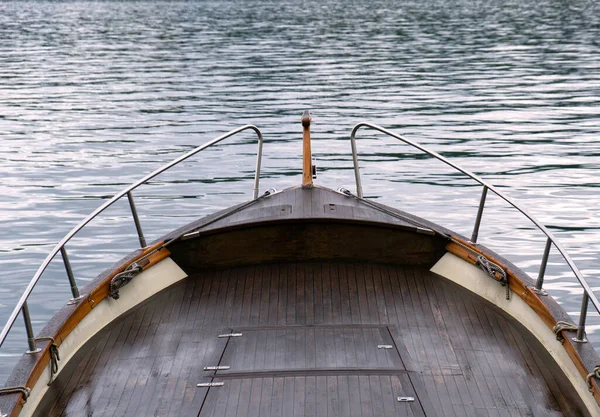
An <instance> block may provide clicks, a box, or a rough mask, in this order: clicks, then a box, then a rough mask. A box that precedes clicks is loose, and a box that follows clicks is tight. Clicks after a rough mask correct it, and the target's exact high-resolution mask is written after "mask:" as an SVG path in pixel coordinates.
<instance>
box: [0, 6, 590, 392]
mask: <svg viewBox="0 0 600 417" xmlns="http://www.w3.org/2000/svg"><path fill="white" fill-rule="evenodd" d="M598 57H600V6H597V7H595V4H594V3H593V2H588V1H578V0H575V1H527V0H525V1H519V2H512V3H510V2H504V1H499V0H490V1H447V0H446V1H441V0H440V1H435V0H433V1H432V0H419V1H414V2H412V1H406V2H395V1H387V0H384V1H378V0H374V1H363V0H343V1H342V0H337V1H336V0H334V1H327V2H318V1H300V2H299V1H291V0H284V1H278V2H275V4H273V3H271V2H267V1H259V0H249V1H245V2H241V1H232V2H226V1H214V2H201V1H199V2H192V3H187V2H186V3H166V2H165V3H162V2H127V3H121V2H109V3H108V2H107V3H104V2H102V3H94V2H59V3H43V2H9V3H0V140H1V145H2V146H0V161H1V162H0V178H1V181H0V322H2V323H4V321H5V320H6V318H7V317H8V315H9V314H10V312H11V310H12V309H13V307H14V305H15V303H16V302H17V300H18V297H19V295H20V293H21V292H22V290H23V289H24V288H25V286H26V284H27V282H28V281H29V279H30V278H31V276H32V275H33V274H34V272H35V270H36V269H37V267H38V265H39V264H40V263H41V262H42V260H43V259H44V258H45V256H46V255H47V253H48V252H49V251H50V250H51V248H52V247H53V245H54V244H55V243H56V242H57V241H58V240H60V238H61V237H62V236H63V235H64V234H66V233H67V232H68V231H69V230H70V229H71V228H72V227H73V226H74V225H75V224H76V223H77V222H78V221H79V220H80V219H81V218H83V217H84V216H85V215H86V214H88V213H89V212H91V211H92V210H93V209H94V208H96V207H97V206H98V205H100V204H101V203H102V201H104V200H105V199H106V198H108V197H110V196H111V195H112V194H114V193H115V192H117V191H118V190H120V189H121V188H123V187H124V186H125V185H126V184H128V183H130V182H132V181H134V180H136V179H138V178H140V177H141V176H142V175H143V174H145V173H147V172H149V171H151V170H153V169H155V168H156V167H158V166H159V165H161V164H162V163H164V162H167V161H169V160H171V159H174V158H175V157H177V156H179V155H180V154H181V153H182V152H184V151H186V150H189V149H190V148H192V147H194V146H197V145H199V144H202V143H203V142H205V141H207V140H209V139H212V138H213V137H216V136H217V135H219V134H221V133H223V132H225V131H227V130H229V129H232V128H235V127H237V126H239V125H242V124H246V123H254V124H256V125H258V126H259V127H260V128H261V129H263V132H264V134H265V148H264V151H265V155H264V165H263V169H264V175H263V177H262V184H261V191H264V190H266V189H267V188H269V187H276V188H278V189H282V188H285V187H287V186H291V185H296V184H299V183H300V169H301V161H300V152H301V142H300V137H301V127H300V124H299V118H300V114H301V113H302V110H304V109H307V108H310V109H311V110H312V111H313V115H314V127H313V136H314V141H315V142H314V144H313V151H314V152H315V154H316V155H315V156H316V160H317V165H318V167H319V178H318V180H317V181H318V182H319V183H320V184H323V185H326V186H330V187H336V188H337V187H339V186H345V187H347V188H349V189H352V190H353V189H354V188H353V187H354V185H353V176H352V170H351V159H350V156H349V150H350V147H349V142H348V136H349V133H350V130H351V127H352V126H353V124H355V123H357V122H358V121H362V120H368V121H372V122H375V123H377V124H380V125H383V126H385V127H388V128H391V129H393V130H395V131H397V132H400V133H403V134H405V135H406V136H408V137H409V138H411V139H413V140H416V141H419V142H421V143H423V144H426V145H428V146H430V147H431V148H432V149H434V150H436V151H438V152H441V153H442V154H443V155H445V156H447V157H449V158H452V160H453V161H455V162H457V163H459V164H462V165H463V166H465V167H466V168H468V169H471V170H473V171H475V172H476V173H479V174H481V175H482V176H483V177H484V178H486V179H488V180H489V181H491V182H492V183H494V184H496V185H498V186H500V187H501V189H502V190H503V191H505V192H506V193H507V194H508V195H509V196H511V197H514V198H515V199H517V200H518V201H520V202H522V204H523V205H524V206H525V207H527V208H528V209H530V211H531V212H532V213H534V214H535V215H536V216H538V217H539V218H540V219H541V220H542V221H543V222H544V223H545V224H547V225H548V226H550V227H551V229H552V231H553V232H555V233H556V235H558V237H559V238H561V239H562V242H563V244H564V245H565V246H566V247H567V248H568V249H569V250H570V253H571V254H572V256H573V257H574V259H575V260H576V262H577V263H578V265H579V266H580V268H581V270H582V271H583V273H584V275H585V276H587V277H588V280H589V281H590V283H591V284H592V286H594V287H598V286H599V285H600V261H599V260H598V253H599V252H600V195H599V193H598V185H597V184H598V178H599V175H600V116H599V114H600V63H599V59H598ZM359 150H360V152H361V153H362V155H363V157H362V160H363V163H362V168H363V171H362V173H363V181H364V184H363V185H364V189H365V194H366V195H368V196H370V197H372V198H375V199H377V200H378V201H382V202H385V203H389V204H392V205H394V206H396V207H400V208H403V209H406V210H409V211H412V212H415V213H416V214H419V215H423V216H427V217H429V218H431V219H433V220H435V221H438V222H440V223H441V224H443V225H445V226H448V227H452V228H454V229H455V230H457V231H458V232H460V233H463V234H466V235H470V230H471V227H472V223H473V220H474V217H475V212H476V205H477V203H478V199H479V193H480V189H479V188H478V187H475V186H474V184H473V183H471V182H469V181H466V180H464V179H463V178H461V177H460V176H458V175H456V174H452V173H451V172H450V171H449V170H447V169H445V168H444V167H443V166H441V165H440V164H438V163H435V162H434V161H431V160H427V159H424V158H421V157H418V156H417V155H416V154H415V153H414V152H413V151H411V150H410V149H408V148H406V147H404V146H402V145H400V144H397V143H394V142H393V141H391V140H384V139H381V138H379V137H378V136H377V135H373V134H372V133H369V132H367V131H365V132H362V133H361V134H360V142H359ZM254 151H255V145H254V138H253V137H252V136H251V135H250V134H246V135H242V136H240V137H239V138H238V139H237V140H234V141H230V142H228V143H226V144H224V145H223V146H219V147H218V148H214V149H212V150H209V151H206V152H205V153H203V154H201V155H199V156H198V157H196V158H195V159H193V160H192V161H191V162H188V163H185V164H183V165H182V166H180V167H178V168H177V169H175V170H173V171H172V172H170V173H169V174H167V175H164V176H162V177H160V178H159V179H158V180H157V181H154V182H152V183H151V184H150V185H148V186H145V187H144V188H142V189H140V190H138V191H137V192H136V194H135V196H136V198H137V204H138V209H139V211H140V214H141V220H142V224H143V227H144V229H145V233H146V235H147V236H149V237H150V238H157V237H159V236H160V235H161V234H163V233H164V232H166V231H168V230H170V229H172V228H174V227H176V226H179V225H182V224H185V223H186V222H188V221H191V220H192V219H195V218H197V217H198V216H201V215H205V214H208V213H210V212H213V211H215V210H217V209H219V208H223V207H226V206H229V205H231V204H233V203H234V202H239V201H243V200H245V199H248V198H249V197H250V195H251V189H252V184H251V183H252V176H253V165H254ZM127 210H128V207H127V205H126V203H125V202H123V203H122V204H118V205H117V206H115V207H114V208H113V209H111V210H109V211H107V212H106V214H105V215H104V216H103V217H102V218H101V219H99V220H98V221H96V222H95V223H93V224H92V225H91V227H90V228H89V229H86V230H85V231H84V232H82V233H81V234H80V235H78V236H77V237H76V238H75V239H74V240H73V241H72V243H70V244H69V245H68V249H69V253H70V255H71V262H72V264H73V267H74V270H75V274H76V276H77V278H78V281H79V283H80V284H81V285H83V284H85V282H86V281H89V280H91V279H92V278H93V277H95V276H96V275H97V274H98V273H99V272H100V271H101V270H102V269H103V268H105V267H107V266H108V265H110V264H111V263H113V262H114V261H116V260H117V259H118V258H119V257H121V256H122V255H124V254H125V253H127V252H129V251H130V248H132V247H135V245H136V242H137V240H136V237H135V230H134V226H133V223H132V221H131V219H130V218H129V217H128V215H127V214H128V211H127ZM485 214H486V215H485V217H484V224H483V226H482V231H481V237H480V240H481V242H482V243H485V244H488V245H489V246H491V247H492V248H494V249H497V250H500V251H501V252H503V253H505V254H508V255H510V256H512V258H511V259H513V260H514V261H516V262H517V264H519V265H520V266H522V267H523V268H525V269H526V270H527V271H528V272H531V273H532V274H534V275H535V274H536V273H537V268H538V266H539V258H540V256H541V253H542V251H543V246H544V238H543V236H542V235H541V233H538V232H536V231H535V230H533V229H532V227H531V225H530V224H528V223H527V222H526V221H524V220H522V219H521V218H520V217H519V216H518V215H517V214H516V213H515V212H514V211H511V210H509V209H508V208H507V207H506V206H504V205H502V204H501V203H500V202H499V201H498V200H497V199H494V198H491V199H490V201H489V206H488V207H487V208H486V213H485ZM92 247H93V248H92ZM547 287H548V288H549V289H550V290H551V293H552V294H553V295H554V296H555V297H556V298H557V299H559V301H560V302H561V303H562V304H563V305H564V306H565V308H566V309H567V311H569V312H571V313H573V316H574V317H575V318H576V317H577V311H578V310H579V302H580V291H579V290H578V287H577V285H576V284H575V280H574V278H573V276H572V275H571V274H569V273H568V270H567V268H566V267H565V265H564V263H562V262H561V261H560V259H559V258H558V256H552V258H551V263H550V266H549V270H548V276H547ZM68 297H69V290H68V285H67V282H66V278H65V274H64V269H63V267H62V264H61V263H60V262H54V263H52V264H51V266H50V268H49V269H48V271H47V273H46V275H45V276H44V278H43V279H42V281H41V282H40V284H39V285H38V287H37V288H36V290H35V291H34V296H33V298H32V299H31V301H30V308H31V310H32V315H33V320H34V327H35V329H36V330H40V329H41V327H42V325H43V323H44V322H45V321H46V320H47V319H48V318H49V317H51V315H52V314H53V313H54V312H55V311H56V310H57V309H59V308H60V307H61V306H62V305H63V304H64V302H65V300H66V299H67V298H68ZM21 323H22V321H21V319H19V321H18V323H17V325H16V326H15V331H13V334H12V336H11V337H10V338H9V340H8V341H7V342H6V343H5V346H4V347H3V348H2V351H1V353H0V354H1V356H0V382H2V381H4V379H5V378H6V376H7V374H8V372H9V370H10V368H11V366H12V365H13V364H14V362H15V361H16V359H17V357H18V355H20V353H21V352H22V351H23V350H24V349H25V343H24V332H23V330H22V324H21ZM590 324H591V326H590V330H594V329H596V328H597V327H598V326H600V319H599V318H598V317H597V315H596V316H595V317H592V318H591V319H590ZM592 338H593V339H594V341H595V343H596V346H599V347H600V343H599V342H600V337H599V336H597V335H595V334H594V335H592Z"/></svg>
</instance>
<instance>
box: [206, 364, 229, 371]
mask: <svg viewBox="0 0 600 417" xmlns="http://www.w3.org/2000/svg"><path fill="white" fill-rule="evenodd" d="M229 368H231V366H228V365H219V366H205V367H204V370H205V371H226V370H228V369H229Z"/></svg>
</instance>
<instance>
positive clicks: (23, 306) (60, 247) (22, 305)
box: [0, 125, 263, 353]
mask: <svg viewBox="0 0 600 417" xmlns="http://www.w3.org/2000/svg"><path fill="white" fill-rule="evenodd" d="M249 129H250V130H253V131H254V132H255V133H256V134H257V136H258V150H257V156H256V171H255V174H254V187H253V198H254V199H256V198H257V197H258V185H259V180H260V166H261V158H262V145H263V136H262V133H261V131H260V130H259V129H258V128H257V127H256V126H254V125H245V126H241V127H239V128H237V129H234V130H231V131H229V132H227V133H225V134H223V135H221V136H219V137H217V138H215V139H213V140H211V141H209V142H207V143H205V144H204V145H200V146H198V147H197V148H194V149H193V150H191V151H189V152H188V153H186V154H184V155H182V156H180V157H179V158H177V159H175V160H173V161H171V162H169V163H168V164H166V165H163V166H162V167H160V168H159V169H157V170H155V171H153V172H151V173H150V174H148V175H146V176H145V177H143V178H142V179H141V180H139V181H137V182H135V183H133V184H131V185H129V186H128V187H126V188H124V189H123V190H121V191H120V192H118V193H117V194H115V195H114V196H113V197H112V198H111V199H110V200H108V201H107V202H105V203H104V204H102V205H101V206H100V207H98V208H97V209H96V210H94V211H93V212H92V213H91V214H90V215H88V216H87V217H86V218H85V219H83V220H82V221H81V222H80V223H79V224H78V225H77V226H75V227H74V228H73V229H72V230H71V231H70V232H69V233H67V235H65V237H63V238H62V240H61V241H60V242H58V243H57V244H56V246H54V249H52V251H50V253H49V254H48V256H47V257H46V259H45V260H44V262H42V264H41V265H40V267H39V268H38V270H37V272H36V273H35V275H34V276H33V278H32V279H31V281H29V284H28V285H27V288H26V289H25V291H24V292H23V294H22V295H21V298H20V299H19V302H18V303H17V305H16V306H15V308H14V309H13V311H12V313H11V315H10V317H9V318H8V320H7V322H6V324H5V325H4V328H3V329H2V332H1V333H0V347H1V346H2V344H3V343H4V341H5V339H6V337H7V336H8V333H9V332H10V330H11V328H12V327H13V325H14V323H15V320H16V319H17V316H18V315H19V312H23V317H24V320H25V329H26V332H27V340H28V344H29V350H28V351H27V352H28V353H36V352H39V349H36V346H35V337H34V335H33V330H32V327H31V320H30V318H29V311H28V306H27V299H28V298H29V296H30V295H31V292H32V291H33V288H34V287H35V286H36V284H37V283H38V281H39V279H40V277H41V276H42V274H43V273H44V271H45V270H46V268H47V267H48V265H49V264H50V262H51V261H52V260H53V259H54V257H55V256H56V254H57V253H58V252H59V251H60V252H61V254H62V257H63V262H64V264H65V269H66V271H67V276H68V278H69V283H70V285H71V291H72V294H73V298H72V299H71V302H76V301H77V300H78V299H80V298H82V297H81V296H80V295H79V290H78V288H77V285H76V283H75V279H74V278H73V273H72V271H71V266H70V263H69V259H68V257H67V252H66V248H65V245H66V244H67V242H69V241H70V240H71V238H72V237H73V236H75V234H77V232H79V231H80V230H81V229H83V228H84V227H85V226H86V225H87V224H88V223H89V222H90V221H92V220H93V219H94V218H96V217H97V216H98V215H99V214H100V213H102V212H103V211H104V210H106V209H107V208H108V207H110V206H112V205H113V204H114V203H115V202H116V201H118V200H119V199H120V198H121V197H123V196H124V195H127V198H128V199H129V203H130V207H131V212H132V217H133V219H134V222H135V225H136V230H137V232H138V238H139V240H140V244H141V246H142V247H144V246H145V238H144V236H143V234H142V230H141V226H140V223H139V218H138V216H137V211H136V209H135V204H133V196H132V194H131V192H132V191H133V190H135V189H136V188H137V187H139V186H140V185H142V184H145V183H146V182H148V181H149V180H151V179H152V178H154V177H156V176H157V175H159V174H161V173H163V172H165V171H167V170H168V169H170V168H172V167H174V166H175V165H177V164H179V163H180V162H183V161H185V160H186V159H188V158H190V157H191V156H194V155H195V154H197V153H198V152H201V151H203V150H204V149H206V148H209V147H211V146H212V145H215V144H217V143H219V142H221V141H222V140H224V139H227V138H229V137H231V136H234V135H236V134H238V133H240V132H242V131H245V130H249Z"/></svg>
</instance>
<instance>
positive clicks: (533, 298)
mask: <svg viewBox="0 0 600 417" xmlns="http://www.w3.org/2000/svg"><path fill="white" fill-rule="evenodd" d="M452 239H453V240H456V241H458V242H460V244H457V243H455V242H450V243H449V244H448V245H447V246H446V250H447V251H448V252H450V253H452V254H453V255H456V256H458V257H459V258H461V259H463V260H465V261H467V262H469V263H471V264H473V265H475V264H476V263H477V255H475V253H478V254H481V255H484V256H485V257H486V258H488V259H489V260H490V261H492V262H494V263H495V264H498V265H499V266H501V267H502V268H503V269H504V270H505V271H506V274H507V276H508V284H509V288H510V289H511V291H512V295H513V296H514V295H516V296H518V297H520V298H521V299H522V300H523V301H525V303H526V304H527V305H528V306H529V307H531V309H532V310H533V311H535V313H536V314H537V315H538V316H539V317H540V318H541V319H542V320H543V321H544V323H546V325H547V326H548V328H550V329H551V330H553V328H554V326H555V325H556V323H557V320H556V318H555V317H554V315H553V314H552V312H551V311H550V310H549V309H548V307H547V306H546V305H545V304H544V302H543V301H542V300H541V299H540V297H539V296H538V295H537V294H536V293H535V292H534V291H533V290H532V289H531V288H530V287H528V286H527V285H526V284H525V283H524V282H523V281H522V280H521V279H520V278H519V277H518V276H517V275H515V273H514V271H513V270H512V268H509V267H507V266H506V265H505V264H504V263H503V262H502V261H499V260H498V259H495V258H494V257H493V256H491V255H490V254H489V253H488V252H484V251H482V250H481V248H479V247H477V246H475V245H473V244H472V243H470V242H467V241H465V240H463V239H462V238H460V237H458V236H452ZM465 246H466V247H468V248H469V249H470V250H469V249H467V248H466V247H465ZM473 252H475V253H473ZM565 336H566V335H565ZM563 347H564V348H565V351H566V352H567V354H568V355H569V357H570V358H571V360H572V361H573V363H574V364H575V367H576V368H577V370H578V371H579V374H580V375H581V377H582V378H583V379H584V380H585V379H586V376H587V375H588V374H589V373H590V370H588V368H587V366H586V365H585V363H584V361H583V359H582V358H581V356H580V355H579V353H578V352H577V350H576V349H575V347H574V346H573V345H572V344H571V342H570V340H568V337H565V342H563ZM592 386H593V388H592V394H593V396H594V399H595V400H596V402H597V403H598V405H600V389H599V387H598V384H597V381H595V380H594V379H592Z"/></svg>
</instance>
